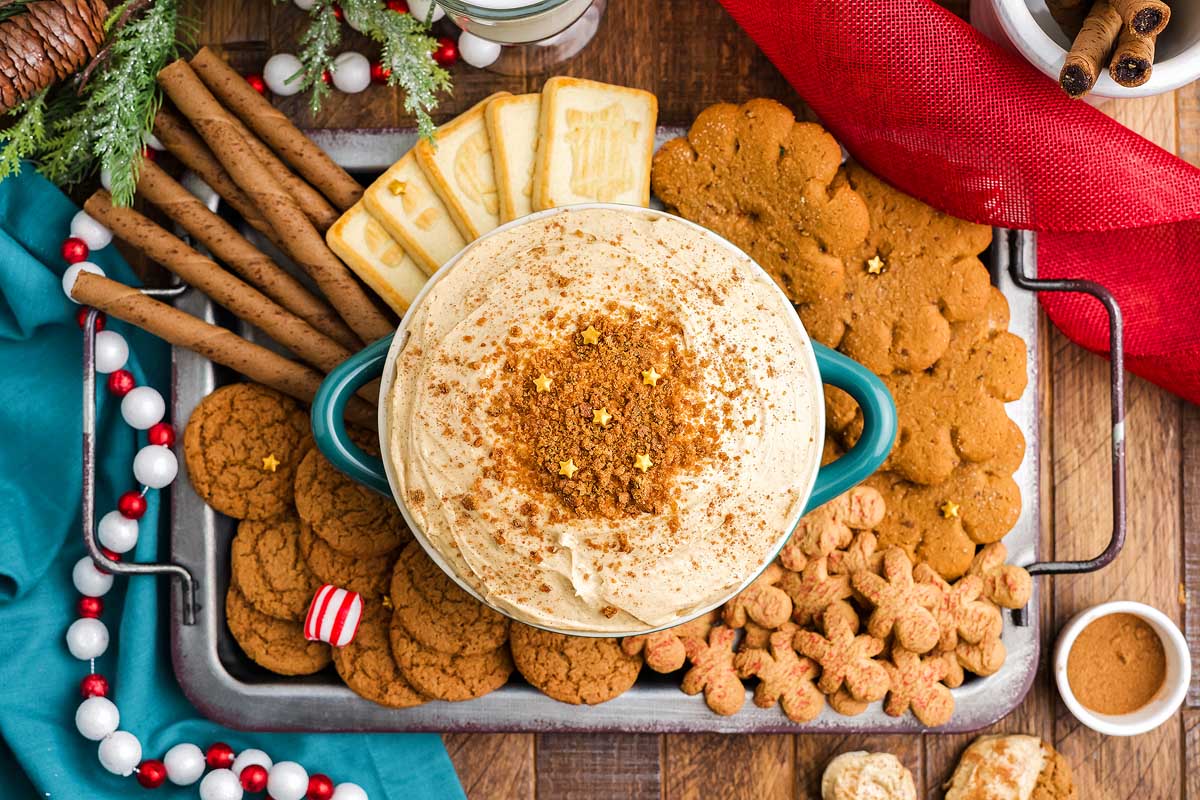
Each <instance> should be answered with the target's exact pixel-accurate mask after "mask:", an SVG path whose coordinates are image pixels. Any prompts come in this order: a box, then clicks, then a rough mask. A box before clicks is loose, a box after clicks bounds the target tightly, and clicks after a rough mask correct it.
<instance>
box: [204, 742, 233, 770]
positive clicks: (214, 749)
mask: <svg viewBox="0 0 1200 800" xmlns="http://www.w3.org/2000/svg"><path fill="white" fill-rule="evenodd" d="M204 760H205V762H206V763H207V764H208V766H209V769H229V768H230V767H232V766H233V748H232V747H230V746H229V745H227V744H225V743H224V742H216V743H215V744H213V745H211V746H210V747H209V748H208V752H207V753H205V754H204Z"/></svg>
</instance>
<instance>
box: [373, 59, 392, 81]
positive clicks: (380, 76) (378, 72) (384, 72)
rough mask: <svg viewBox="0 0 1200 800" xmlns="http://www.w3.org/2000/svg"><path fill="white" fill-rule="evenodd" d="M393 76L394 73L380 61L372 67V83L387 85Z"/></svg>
mask: <svg viewBox="0 0 1200 800" xmlns="http://www.w3.org/2000/svg"><path fill="white" fill-rule="evenodd" d="M391 74H392V71H391V70H390V69H388V68H386V67H384V66H383V64H381V63H380V62H378V61H376V62H375V63H374V64H372V65H371V83H379V84H383V83H387V79H388V77H389V76H390V75H391Z"/></svg>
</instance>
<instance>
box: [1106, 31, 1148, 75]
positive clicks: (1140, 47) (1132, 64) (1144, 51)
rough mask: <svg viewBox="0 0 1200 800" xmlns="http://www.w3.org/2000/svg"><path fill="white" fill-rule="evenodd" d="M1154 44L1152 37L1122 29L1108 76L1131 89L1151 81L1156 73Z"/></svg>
mask: <svg viewBox="0 0 1200 800" xmlns="http://www.w3.org/2000/svg"><path fill="white" fill-rule="evenodd" d="M1154 42H1155V39H1154V37H1152V36H1138V35H1137V34H1136V33H1131V32H1130V31H1129V28H1127V27H1125V28H1121V37H1120V38H1119V39H1117V49H1116V50H1114V51H1113V57H1112V63H1111V64H1109V66H1108V74H1109V75H1111V76H1112V79H1113V80H1114V81H1116V82H1117V83H1119V84H1121V85H1122V86H1128V87H1130V88H1132V87H1134V86H1141V85H1142V84H1143V83H1145V82H1146V81H1148V80H1150V74H1151V73H1152V72H1153V71H1154Z"/></svg>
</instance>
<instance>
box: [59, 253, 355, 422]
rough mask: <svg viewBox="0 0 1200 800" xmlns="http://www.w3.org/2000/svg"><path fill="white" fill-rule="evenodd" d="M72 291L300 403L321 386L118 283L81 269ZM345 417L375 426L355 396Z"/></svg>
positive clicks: (270, 354)
mask: <svg viewBox="0 0 1200 800" xmlns="http://www.w3.org/2000/svg"><path fill="white" fill-rule="evenodd" d="M71 296H72V297H73V298H75V299H76V300H78V301H79V302H80V303H83V304H85V305H89V306H93V307H95V308H98V309H100V310H101V311H103V312H104V313H105V314H108V315H109V316H110V317H113V318H115V319H119V320H123V321H125V322H128V323H129V324H130V325H136V326H137V327H139V328H141V329H142V330H145V331H148V332H149V333H152V334H154V335H155V336H158V337H159V338H160V339H163V340H165V341H167V342H169V343H170V344H173V345H175V346H176V347H182V348H185V349H187V350H191V351H193V352H195V353H198V354H200V355H202V356H204V357H205V358H207V359H209V360H211V361H214V362H216V363H218V364H222V365H224V366H226V367H229V368H230V369H232V370H235V371H237V372H240V373H241V374H242V375H245V376H246V377H247V378H249V379H250V380H253V381H258V382H259V383H262V384H265V385H267V386H270V387H271V388H273V389H278V390H279V391H281V392H283V393H284V394H286V395H290V396H291V397H294V398H296V399H297V400H301V401H303V402H305V403H311V402H312V400H313V398H314V397H315V396H316V394H317V389H318V388H319V387H320V385H321V380H322V375H321V373H319V372H317V371H316V370H314V369H311V368H310V367H306V366H304V365H303V364H298V363H296V362H295V361H292V360H290V359H287V358H284V357H283V356H281V355H279V354H278V353H276V352H274V351H272V350H268V349H267V348H265V347H260V346H259V345H256V344H254V343H253V342H248V341H246V340H245V339H243V338H242V337H240V336H238V335H237V334H236V333H234V332H232V331H229V330H226V329H225V328H221V327H218V326H216V325H210V324H208V323H207V322H204V321H203V320H199V319H196V318H195V317H193V316H191V315H190V314H187V313H184V312H183V311H180V310H179V309H177V308H175V307H174V306H170V305H167V304H166V303H160V302H159V301H157V300H155V299H153V298H151V297H147V296H145V295H144V294H142V293H141V292H139V291H138V290H137V289H134V288H131V287H129V286H126V285H125V284H123V283H118V282H116V281H113V280H109V279H108V278H104V277H101V276H99V275H95V274H93V273H90V272H83V273H80V275H79V277H78V278H77V279H76V280H75V285H74V286H73V287H71ZM346 419H347V420H349V421H350V422H352V423H354V424H356V425H362V426H364V427H367V428H371V429H372V430H374V429H375V428H376V426H377V416H376V411H375V409H374V408H373V407H372V406H371V404H370V403H368V402H366V401H365V400H362V399H361V398H358V397H351V398H350V401H349V402H348V403H347V404H346Z"/></svg>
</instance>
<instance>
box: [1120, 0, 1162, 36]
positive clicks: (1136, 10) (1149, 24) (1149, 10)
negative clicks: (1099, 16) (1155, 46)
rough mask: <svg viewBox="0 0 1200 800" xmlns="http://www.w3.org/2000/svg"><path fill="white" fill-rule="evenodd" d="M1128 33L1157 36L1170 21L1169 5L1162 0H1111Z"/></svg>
mask: <svg viewBox="0 0 1200 800" xmlns="http://www.w3.org/2000/svg"><path fill="white" fill-rule="evenodd" d="M1112 5H1113V8H1114V9H1116V11H1117V13H1118V14H1120V15H1121V19H1123V20H1124V21H1125V25H1126V26H1128V27H1129V31H1130V33H1136V34H1137V35H1138V36H1158V35H1159V34H1160V33H1162V30H1163V28H1165V27H1167V23H1168V22H1170V21H1171V7H1170V6H1169V5H1167V4H1166V3H1164V2H1162V0H1112Z"/></svg>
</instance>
